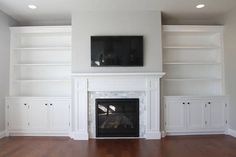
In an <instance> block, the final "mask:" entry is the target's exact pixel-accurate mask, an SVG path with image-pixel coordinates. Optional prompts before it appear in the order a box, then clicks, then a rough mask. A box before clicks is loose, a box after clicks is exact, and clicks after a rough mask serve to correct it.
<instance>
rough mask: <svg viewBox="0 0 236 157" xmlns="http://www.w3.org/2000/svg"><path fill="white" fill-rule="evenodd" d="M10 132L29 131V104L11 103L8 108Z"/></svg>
mask: <svg viewBox="0 0 236 157" xmlns="http://www.w3.org/2000/svg"><path fill="white" fill-rule="evenodd" d="M8 121H9V129H10V130H25V129H28V104H24V103H11V104H9V108H8Z"/></svg>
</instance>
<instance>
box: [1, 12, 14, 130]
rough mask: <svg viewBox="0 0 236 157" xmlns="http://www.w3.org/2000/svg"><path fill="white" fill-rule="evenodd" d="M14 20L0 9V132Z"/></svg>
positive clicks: (3, 122) (3, 117)
mask: <svg viewBox="0 0 236 157" xmlns="http://www.w3.org/2000/svg"><path fill="white" fill-rule="evenodd" d="M15 24H16V21H14V20H13V19H12V18H10V17H9V16H7V15H6V14H4V13H3V12H1V11H0V132H1V131H4V130H5V108H4V106H5V104H4V99H5V96H7V95H8V84H9V60H10V59H9V57H10V50H9V49H10V32H9V26H12V25H15Z"/></svg>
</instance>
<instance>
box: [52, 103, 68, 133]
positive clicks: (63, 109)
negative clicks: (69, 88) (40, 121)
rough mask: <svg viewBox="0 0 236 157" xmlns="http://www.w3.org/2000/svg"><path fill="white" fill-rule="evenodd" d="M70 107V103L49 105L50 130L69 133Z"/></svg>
mask: <svg viewBox="0 0 236 157" xmlns="http://www.w3.org/2000/svg"><path fill="white" fill-rule="evenodd" d="M69 112H70V105H69V104H68V101H54V102H51V103H49V119H50V129H51V130H56V131H68V128H69V126H70V120H69V116H68V115H69Z"/></svg>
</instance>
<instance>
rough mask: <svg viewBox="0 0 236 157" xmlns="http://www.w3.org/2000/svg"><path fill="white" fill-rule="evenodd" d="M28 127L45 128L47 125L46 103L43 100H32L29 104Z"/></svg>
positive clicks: (33, 128)
mask: <svg viewBox="0 0 236 157" xmlns="http://www.w3.org/2000/svg"><path fill="white" fill-rule="evenodd" d="M29 115H30V116H29V117H30V128H31V129H32V130H36V131H38V130H47V129H48V127H49V125H48V124H49V122H48V121H49V118H48V104H47V103H45V102H43V101H32V103H31V105H30V114H29Z"/></svg>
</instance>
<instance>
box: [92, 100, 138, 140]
mask: <svg viewBox="0 0 236 157" xmlns="http://www.w3.org/2000/svg"><path fill="white" fill-rule="evenodd" d="M96 136H97V137H139V99H96Z"/></svg>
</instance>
